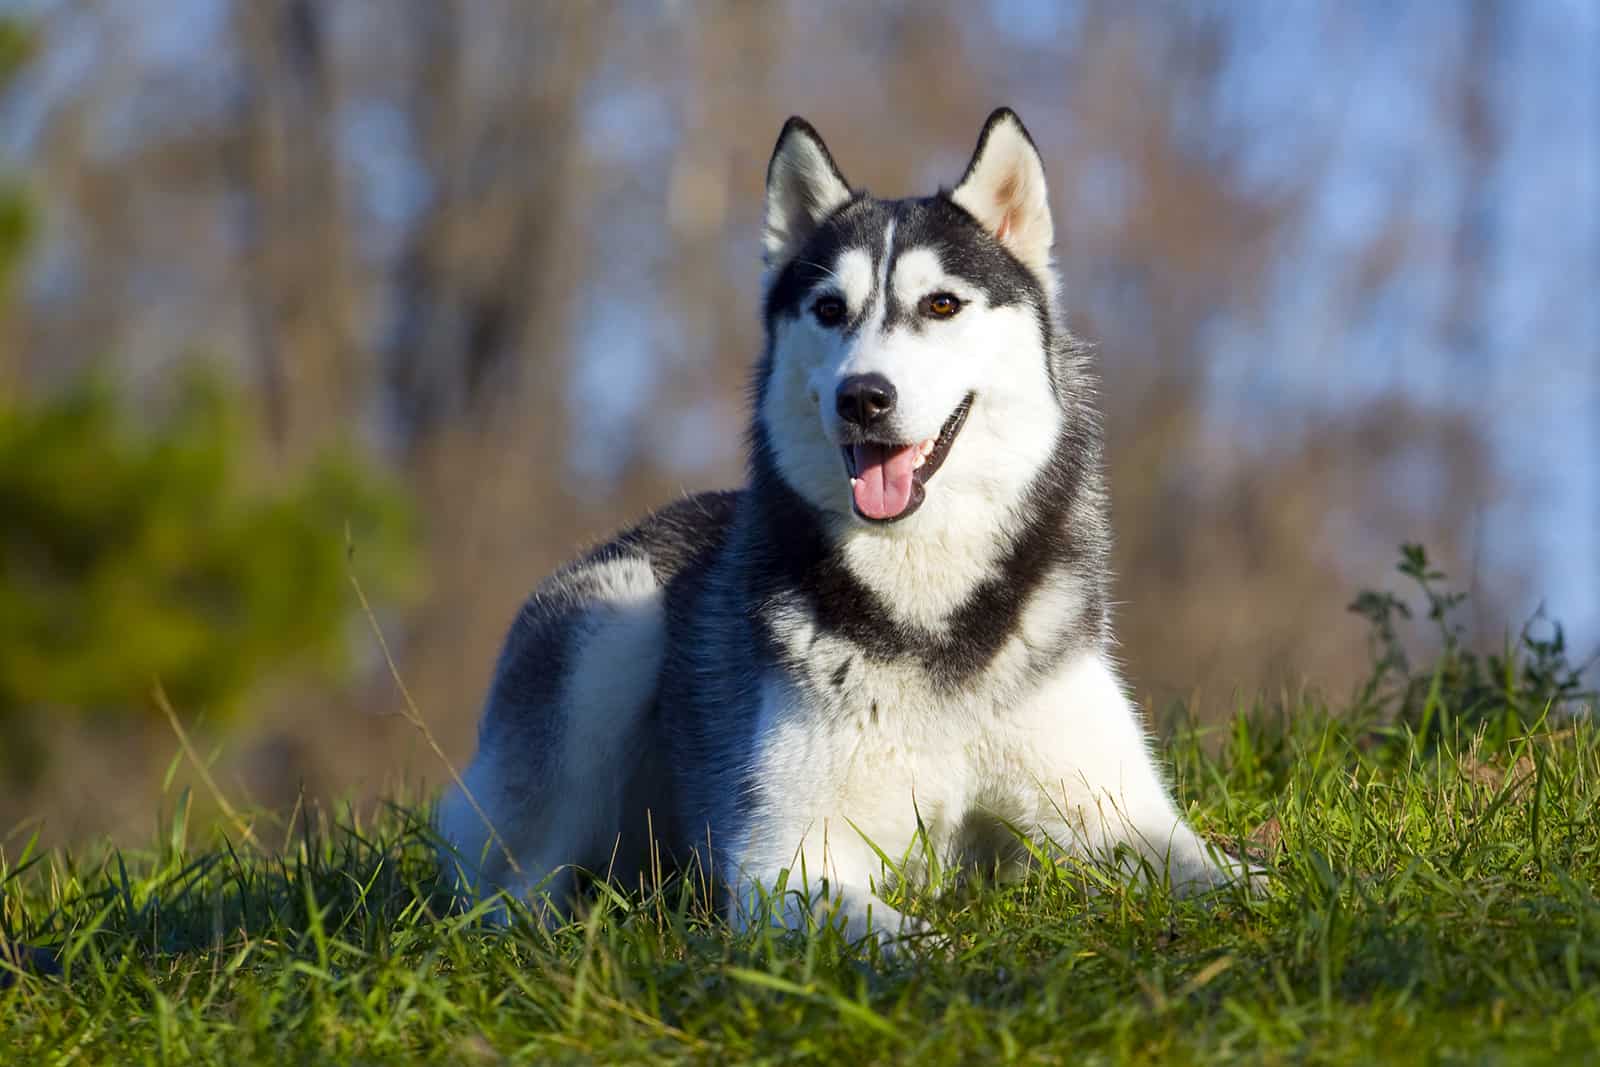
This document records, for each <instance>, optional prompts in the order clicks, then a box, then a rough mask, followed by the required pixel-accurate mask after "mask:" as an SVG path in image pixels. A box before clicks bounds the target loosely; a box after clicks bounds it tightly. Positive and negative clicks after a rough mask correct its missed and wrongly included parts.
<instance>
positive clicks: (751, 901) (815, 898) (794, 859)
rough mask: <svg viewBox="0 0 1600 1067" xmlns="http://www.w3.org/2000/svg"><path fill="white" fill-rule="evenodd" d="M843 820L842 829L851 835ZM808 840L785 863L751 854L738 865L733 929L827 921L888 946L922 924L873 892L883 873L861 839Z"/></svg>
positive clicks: (777, 836) (807, 926) (776, 834)
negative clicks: (836, 840) (819, 841)
mask: <svg viewBox="0 0 1600 1067" xmlns="http://www.w3.org/2000/svg"><path fill="white" fill-rule="evenodd" d="M840 821H841V823H843V820H840ZM844 825H846V827H847V829H846V833H847V834H850V835H852V836H856V835H855V834H854V831H853V830H851V829H849V828H848V824H844ZM755 839H757V840H765V841H774V840H782V839H783V834H782V832H781V831H777V830H774V831H773V832H772V833H768V834H764V835H757V836H756V838H755ZM813 845H814V842H813V841H812V840H811V835H809V834H808V835H807V837H806V839H805V840H804V841H803V843H802V844H801V846H800V847H799V848H798V849H796V850H795V851H794V852H793V853H792V855H791V856H789V857H788V859H787V862H784V861H776V860H774V859H773V858H772V857H758V856H752V857H750V858H749V859H748V860H747V861H746V862H744V863H741V864H738V865H737V866H738V870H739V872H740V874H739V876H738V878H737V879H736V880H735V882H734V886H733V889H732V892H731V893H730V898H729V910H730V914H729V919H730V921H731V922H732V924H733V926H734V928H735V929H737V930H740V931H744V930H747V929H750V928H751V927H753V926H759V925H762V924H767V923H770V924H772V925H774V926H779V927H782V928H784V929H787V930H795V931H806V930H811V929H821V928H824V927H830V926H831V927H833V928H835V929H837V930H838V931H839V932H840V933H841V934H843V935H844V936H845V937H847V938H849V939H850V940H852V941H861V940H864V939H866V938H869V937H870V938H872V939H873V940H875V941H876V942H877V943H878V944H879V945H880V946H881V947H882V948H883V949H885V950H890V951H892V949H893V946H894V944H895V942H897V941H898V940H899V939H901V938H903V937H906V936H908V935H911V934H915V933H920V932H922V931H923V930H924V929H925V928H926V924H924V923H923V922H922V921H921V920H919V919H915V918H912V917H911V916H909V915H906V914H905V913H903V912H901V911H900V910H898V909H897V908H895V907H893V906H891V905H890V904H887V903H885V902H884V901H883V899H882V898H880V897H879V896H878V895H877V894H876V893H875V892H874V891H873V883H874V878H875V877H876V878H879V879H881V878H882V876H883V874H884V873H885V872H884V871H883V865H882V861H881V860H879V859H878V857H877V854H876V853H874V852H873V851H872V850H871V848H870V847H868V846H867V845H866V843H865V842H858V841H851V840H848V839H847V840H844V841H839V842H827V841H823V842H821V843H820V845H817V846H816V847H813Z"/></svg>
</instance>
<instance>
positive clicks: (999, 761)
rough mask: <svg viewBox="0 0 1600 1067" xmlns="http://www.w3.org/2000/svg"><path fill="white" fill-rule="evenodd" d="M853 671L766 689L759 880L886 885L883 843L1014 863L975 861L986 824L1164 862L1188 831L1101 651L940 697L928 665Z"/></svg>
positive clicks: (755, 851) (750, 854) (917, 863)
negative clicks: (837, 680) (1035, 678)
mask: <svg viewBox="0 0 1600 1067" xmlns="http://www.w3.org/2000/svg"><path fill="white" fill-rule="evenodd" d="M820 644H824V645H825V644H826V642H821V643H820ZM834 651H838V650H834ZM819 658H821V659H822V662H823V663H825V664H827V663H832V662H833V661H832V659H831V658H828V657H827V655H826V653H824V655H823V656H822V657H819ZM852 671H853V672H854V675H855V676H854V677H847V678H846V680H845V682H844V684H843V685H841V686H838V687H834V688H835V690H836V691H835V692H833V693H826V692H823V691H821V690H819V687H818V685H817V683H816V681H815V680H814V679H811V678H806V679H794V678H789V677H784V676H781V675H774V676H772V677H770V678H768V679H767V681H766V683H765V685H764V687H763V693H762V697H763V700H762V708H761V727H760V729H759V730H758V739H759V740H758V752H757V753H756V757H755V758H756V764H757V766H756V768H755V769H756V780H757V781H758V782H759V783H760V790H759V792H760V801H759V803H758V806H757V810H756V811H755V812H753V813H752V815H753V817H752V819H751V820H750V823H749V826H748V832H747V835H746V836H745V840H744V841H743V842H742V844H743V848H742V849H741V850H740V851H741V856H740V860H739V864H740V866H741V867H743V868H744V869H745V871H746V872H747V874H748V875H750V876H751V877H757V878H763V879H764V878H768V877H770V876H771V875H772V874H774V873H775V872H776V871H778V870H780V869H784V868H787V869H789V870H791V871H792V872H795V873H796V875H797V874H798V872H799V871H800V870H801V869H802V868H803V869H804V870H805V872H806V875H807V878H808V880H813V881H814V880H816V879H819V878H827V879H828V880H829V881H830V882H832V883H834V884H844V885H850V884H857V885H866V884H871V883H874V882H876V881H878V880H879V878H880V877H881V876H882V873H883V872H882V863H881V860H880V858H879V856H878V852H879V851H880V850H881V851H882V852H883V853H886V854H887V855H888V856H889V857H890V858H891V859H893V860H895V861H896V862H897V863H902V862H903V863H904V864H905V867H906V870H907V871H908V872H910V873H919V872H920V871H921V870H922V868H923V865H922V863H921V857H922V856H923V855H924V851H923V850H924V841H925V844H926V847H927V848H928V849H929V850H930V851H931V852H932V854H933V855H935V856H937V857H939V858H940V860H941V862H949V861H950V860H952V859H964V860H967V861H978V862H984V863H987V862H990V861H994V862H1002V861H1003V860H1004V859H1005V857H1004V856H1002V855H995V856H985V855H982V854H976V855H975V854H973V852H972V845H973V839H972V828H973V826H974V825H975V824H976V825H980V826H982V825H987V826H990V827H997V826H1002V825H1009V826H1013V827H1016V828H1017V829H1019V830H1021V831H1023V832H1024V833H1027V834H1029V836H1031V837H1033V838H1035V839H1036V840H1038V841H1039V842H1040V843H1042V844H1045V845H1046V846H1047V847H1053V848H1055V849H1057V850H1061V851H1073V852H1092V851H1095V850H1096V849H1099V848H1103V847H1105V846H1107V845H1109V844H1112V843H1114V842H1116V841H1123V840H1131V841H1132V842H1133V843H1135V844H1136V845H1138V846H1139V847H1138V851H1140V852H1141V853H1145V854H1147V855H1151V856H1160V855H1162V854H1163V853H1164V852H1170V851H1171V849H1172V846H1173V844H1174V835H1175V833H1178V832H1179V831H1181V832H1182V833H1183V834H1187V828H1186V827H1183V825H1182V823H1181V821H1180V820H1179V819H1178V817H1177V813H1176V811H1175V809H1174V808H1173V806H1172V804H1171V801H1170V799H1169V797H1168V794H1167V791H1166V788H1165V786H1164V784H1163V783H1162V782H1161V780H1160V776H1159V775H1158V774H1157V772H1156V768H1155V766H1154V764H1153V762H1152V760H1151V758H1150V755H1149V751H1148V748H1147V746H1146V742H1145V736H1144V731H1143V728H1142V725H1141V724H1140V722H1139V719H1138V716H1137V715H1136V714H1135V713H1134V711H1133V709H1132V708H1131V706H1130V705H1129V703H1128V701H1127V699H1126V697H1125V696H1124V695H1123V692H1122V689H1121V686H1120V683H1119V682H1118V680H1117V678H1116V676H1115V674H1114V673H1113V671H1112V669H1111V667H1110V665H1109V664H1108V663H1107V662H1106V661H1105V660H1104V658H1103V657H1101V656H1099V655H1096V654H1085V655H1082V656H1079V657H1078V658H1076V659H1074V660H1072V661H1070V662H1067V663H1064V664H1063V665H1062V667H1061V669H1060V670H1059V671H1057V672H1056V673H1055V674H1053V675H1052V676H1050V677H1049V678H1048V679H1047V680H1046V681H1045V682H1044V683H1043V684H1039V685H1036V686H1033V687H1031V688H1030V689H1029V691H1027V692H1025V693H1017V692H1014V691H1011V690H1010V689H1009V687H1004V686H996V687H979V688H978V689H977V690H976V691H966V692H962V693H949V692H944V693H941V692H939V691H937V690H935V689H934V688H932V687H931V686H930V685H929V684H928V682H927V681H926V678H925V676H924V675H923V674H922V672H920V671H917V670H914V669H904V670H897V669H895V668H894V667H893V666H892V665H889V666H885V665H881V664H880V665H867V664H865V663H863V662H862V661H861V659H860V657H859V656H858V657H857V660H856V661H855V664H854V666H853V668H852ZM819 673H821V672H819ZM831 682H832V679H831V678H829V679H828V683H829V684H830V685H831ZM919 828H920V830H921V832H922V834H924V835H925V838H924V839H922V840H919V836H918V835H919ZM1189 836H1191V837H1192V835H1189ZM988 840H989V841H990V842H991V843H993V842H994V841H995V840H996V839H995V838H994V837H993V836H992V835H991V836H990V837H989V838H988ZM1182 843H1183V844H1184V845H1185V846H1187V845H1188V843H1189V842H1188V840H1187V838H1186V839H1185V840H1184V841H1183V842H1182Z"/></svg>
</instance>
